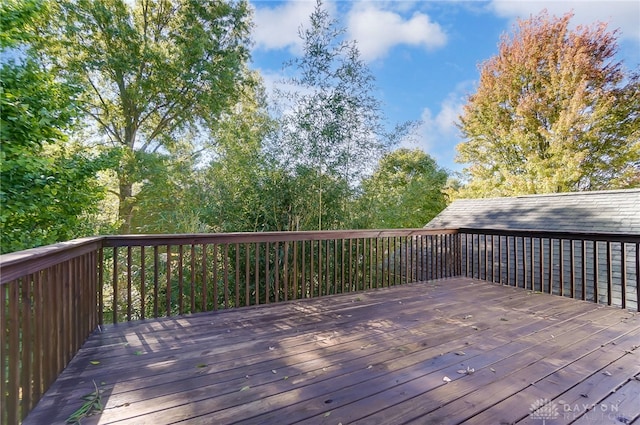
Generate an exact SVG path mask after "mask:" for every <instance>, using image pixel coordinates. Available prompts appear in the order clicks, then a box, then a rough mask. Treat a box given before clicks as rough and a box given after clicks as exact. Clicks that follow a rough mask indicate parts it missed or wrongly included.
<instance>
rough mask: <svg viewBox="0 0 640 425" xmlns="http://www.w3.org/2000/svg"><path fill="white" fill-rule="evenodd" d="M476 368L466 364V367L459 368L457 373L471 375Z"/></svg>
mask: <svg viewBox="0 0 640 425" xmlns="http://www.w3.org/2000/svg"><path fill="white" fill-rule="evenodd" d="M475 371H476V370H475V369H474V368H472V367H469V366H467V368H466V369H459V370H458V373H459V374H460V375H471V374H472V373H473V372H475Z"/></svg>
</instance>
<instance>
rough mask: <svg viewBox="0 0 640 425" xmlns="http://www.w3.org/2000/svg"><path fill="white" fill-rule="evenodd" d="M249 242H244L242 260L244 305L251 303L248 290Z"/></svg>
mask: <svg viewBox="0 0 640 425" xmlns="http://www.w3.org/2000/svg"><path fill="white" fill-rule="evenodd" d="M250 246H251V244H249V243H245V244H244V255H245V262H244V292H245V296H244V305H245V306H248V305H250V304H251V292H250V290H249V282H250V280H249V258H250V257H249V249H250Z"/></svg>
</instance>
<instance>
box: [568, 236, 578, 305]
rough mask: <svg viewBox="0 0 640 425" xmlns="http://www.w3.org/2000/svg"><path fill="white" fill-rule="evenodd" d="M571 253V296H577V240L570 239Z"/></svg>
mask: <svg viewBox="0 0 640 425" xmlns="http://www.w3.org/2000/svg"><path fill="white" fill-rule="evenodd" d="M569 243H570V254H571V262H570V263H569V266H570V272H569V279H570V282H571V298H577V297H576V241H575V240H570V241H569Z"/></svg>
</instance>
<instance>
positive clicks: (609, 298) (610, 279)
mask: <svg viewBox="0 0 640 425" xmlns="http://www.w3.org/2000/svg"><path fill="white" fill-rule="evenodd" d="M612 264H613V258H612V254H611V241H607V305H611V304H612V303H613V288H612V283H613V267H611V265H612Z"/></svg>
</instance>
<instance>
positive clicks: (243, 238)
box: [103, 228, 458, 247]
mask: <svg viewBox="0 0 640 425" xmlns="http://www.w3.org/2000/svg"><path fill="white" fill-rule="evenodd" d="M456 233H458V231H457V230H456V229H423V228H418V229H384V230H321V231H301V232H246V233H245V232H243V233H206V234H205V233H196V234H177V235H117V236H107V237H106V238H105V241H104V245H103V246H105V247H117V246H139V245H145V246H155V245H198V244H203V243H205V244H210V243H216V244H225V243H253V242H292V241H319V240H330V239H356V238H386V237H394V236H400V237H412V236H423V235H442V234H456Z"/></svg>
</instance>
